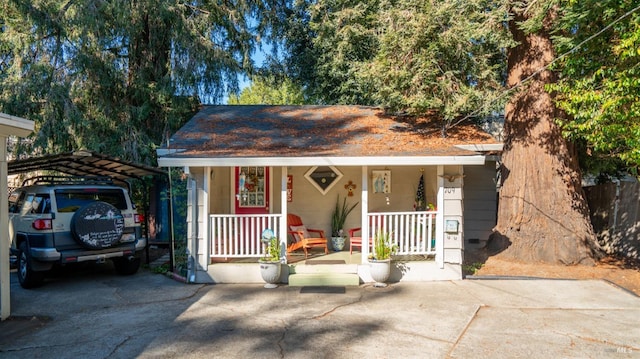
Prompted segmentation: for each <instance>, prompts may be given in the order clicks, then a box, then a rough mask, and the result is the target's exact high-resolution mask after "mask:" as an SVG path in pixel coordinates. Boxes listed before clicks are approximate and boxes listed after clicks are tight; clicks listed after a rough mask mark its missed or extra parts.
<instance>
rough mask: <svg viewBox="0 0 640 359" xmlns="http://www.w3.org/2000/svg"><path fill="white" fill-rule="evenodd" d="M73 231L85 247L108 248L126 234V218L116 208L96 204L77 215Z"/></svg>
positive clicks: (99, 203)
mask: <svg viewBox="0 0 640 359" xmlns="http://www.w3.org/2000/svg"><path fill="white" fill-rule="evenodd" d="M72 230H73V231H74V232H75V235H76V236H77V239H78V241H80V242H81V243H82V244H84V245H85V246H87V247H90V248H94V249H98V248H106V247H110V246H112V245H114V244H115V243H117V242H118V241H119V240H120V237H121V236H122V233H123V232H124V217H123V216H122V213H120V211H119V210H118V209H117V208H115V207H114V206H112V205H110V204H108V203H105V202H94V203H91V204H89V205H87V206H85V207H83V208H81V209H80V210H78V211H77V212H76V213H75V215H74V219H73V229H72Z"/></svg>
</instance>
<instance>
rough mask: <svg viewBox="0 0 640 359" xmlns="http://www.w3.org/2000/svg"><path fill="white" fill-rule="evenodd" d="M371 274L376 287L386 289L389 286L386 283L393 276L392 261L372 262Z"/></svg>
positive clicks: (370, 266) (370, 263)
mask: <svg viewBox="0 0 640 359" xmlns="http://www.w3.org/2000/svg"><path fill="white" fill-rule="evenodd" d="M369 273H371V278H373V280H374V281H375V283H374V284H373V286H374V287H386V286H387V284H386V283H385V282H386V281H387V280H388V279H389V276H390V275H391V259H384V260H370V261H369Z"/></svg>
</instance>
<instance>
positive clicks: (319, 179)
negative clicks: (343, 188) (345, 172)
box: [304, 166, 342, 195]
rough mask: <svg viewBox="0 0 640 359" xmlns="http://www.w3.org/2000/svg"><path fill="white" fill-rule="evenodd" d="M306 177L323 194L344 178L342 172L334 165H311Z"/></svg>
mask: <svg viewBox="0 0 640 359" xmlns="http://www.w3.org/2000/svg"><path fill="white" fill-rule="evenodd" d="M304 177H305V178H306V179H307V180H308V181H309V182H310V183H311V184H312V185H313V186H314V187H315V188H316V189H317V190H318V191H320V193H322V194H323V195H324V194H326V193H327V192H329V190H330V189H331V187H333V186H335V184H336V183H338V182H339V181H340V179H341V178H342V172H340V171H338V169H337V168H335V167H333V166H314V167H311V168H310V169H309V170H308V171H307V173H305V175H304Z"/></svg>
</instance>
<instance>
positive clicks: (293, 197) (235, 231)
mask: <svg viewBox="0 0 640 359" xmlns="http://www.w3.org/2000/svg"><path fill="white" fill-rule="evenodd" d="M467 160H469V158H467ZM474 160H475V161H478V159H477V158H475V159H474ZM458 161H459V160H458ZM314 167H317V166H281V167H268V168H266V167H265V169H264V170H265V172H269V173H270V175H271V177H270V178H269V180H268V183H267V184H265V185H264V187H265V191H268V192H270V193H271V194H272V196H268V198H271V200H270V201H269V203H266V202H265V203H264V204H265V206H266V208H268V212H269V213H264V214H242V213H229V212H238V211H239V210H238V208H240V207H238V203H239V202H242V200H243V199H242V196H243V195H244V194H243V193H242V191H238V190H237V188H238V185H237V183H238V182H239V181H240V178H239V177H240V176H239V175H238V174H239V173H242V171H241V169H242V168H244V167H242V166H241V167H240V169H239V168H238V167H235V166H234V167H205V168H189V176H190V179H191V180H190V181H189V196H188V197H189V203H190V204H191V205H190V207H189V215H188V222H189V223H190V225H189V226H188V228H189V233H190V234H189V235H190V237H191V240H190V241H189V243H190V248H189V250H190V252H191V253H197V256H193V260H194V263H193V264H194V266H192V268H193V270H191V271H190V272H189V273H188V278H189V280H190V281H193V282H205V283H252V282H256V283H260V282H262V279H261V277H260V274H259V271H258V266H257V264H256V263H257V262H258V259H259V258H260V257H262V256H263V255H264V246H263V243H262V241H261V239H262V238H261V236H262V232H263V231H264V230H265V229H267V228H268V229H271V230H272V231H273V232H274V234H275V235H276V237H278V238H279V239H280V243H281V256H282V257H283V258H285V259H284V261H283V262H284V263H283V271H282V277H281V282H283V283H288V282H289V276H290V275H291V274H294V273H295V274H298V273H301V272H305V271H307V270H312V271H313V270H316V269H318V268H323V270H327V268H326V267H324V266H325V265H331V266H334V267H333V268H331V270H333V269H335V270H339V271H340V270H342V271H344V270H345V267H348V268H346V270H347V271H348V272H350V273H357V275H358V277H359V278H360V281H359V282H360V283H367V282H370V281H372V280H371V278H370V276H369V273H368V268H369V267H368V256H369V252H370V243H371V242H372V241H373V237H374V236H375V234H376V233H378V232H380V231H382V232H385V233H389V234H390V235H391V239H392V242H393V243H394V244H395V245H396V246H397V252H396V254H395V256H394V258H393V259H394V263H395V264H394V266H393V267H394V268H395V269H393V271H392V277H391V279H390V280H391V281H400V280H411V281H423V280H448V279H460V278H461V277H462V270H461V264H462V250H463V248H462V242H463V240H462V238H463V236H462V233H463V231H462V184H463V181H462V178H463V169H464V167H463V166H462V165H459V164H456V165H430V166H424V167H423V166H416V165H405V166H383V167H381V166H375V167H369V166H360V167H358V166H353V165H351V166H331V167H332V168H333V169H335V170H336V172H340V174H341V178H340V179H339V180H337V182H336V184H335V186H332V187H331V188H328V189H327V190H326V191H325V192H324V193H322V192H321V191H319V190H318V189H317V188H315V186H314V185H313V184H312V183H311V182H310V181H307V180H305V176H304V174H305V173H309V172H310V171H311V170H312V169H313V168H314ZM380 172H382V173H385V174H388V175H390V176H391V178H390V179H389V180H390V181H391V180H392V181H393V187H392V188H391V189H387V190H386V191H379V189H375V188H374V186H375V180H376V177H375V175H374V174H379V173H380ZM354 175H357V176H358V181H357V182H355V181H353V179H354V177H353V176H354ZM418 180H419V181H421V182H422V183H423V188H421V189H420V191H422V192H423V193H422V194H423V195H424V201H425V204H426V203H428V204H430V207H431V209H430V210H414V208H413V207H414V206H415V204H416V203H415V202H416V195H417V192H418V187H419V183H420V182H419V181H418ZM244 181H247V179H244ZM292 182H293V183H294V185H292ZM220 187H224V188H226V190H222V191H221V190H220ZM270 187H271V188H272V189H271V190H269V189H268V188H270ZM345 187H346V188H345ZM349 193H351V196H349ZM345 198H346V200H347V203H348V204H350V205H355V210H354V211H353V212H352V213H351V214H350V215H349V217H348V220H347V223H346V224H345V228H344V233H345V235H346V237H347V238H346V240H345V246H344V248H343V249H342V250H341V251H335V249H334V248H332V245H331V231H332V228H331V214H332V211H333V209H334V208H335V205H336V201H337V200H340V201H342V200H344V199H345ZM425 207H426V206H425ZM225 209H226V210H225ZM419 209H420V208H419ZM216 212H224V213H216ZM274 212H275V213H274ZM289 213H296V214H298V215H299V216H300V217H301V218H302V220H303V222H304V223H305V224H306V225H307V227H308V228H310V229H311V228H314V229H315V228H319V229H320V230H323V231H324V234H325V237H326V238H327V240H328V242H329V244H328V245H329V254H328V255H327V254H325V253H324V250H322V249H321V248H312V249H311V252H310V254H309V257H308V258H306V257H305V253H304V252H303V251H302V250H296V251H287V247H289V246H290V244H291V242H292V240H294V239H293V238H292V236H291V228H290V224H288V223H287V214H289ZM445 218H446V220H445ZM194 219H195V220H194ZM204 219H206V220H204ZM445 222H448V223H449V224H450V227H451V228H448V229H447V228H445ZM356 227H357V228H360V231H359V232H358V236H360V237H361V238H362V246H361V247H357V248H354V249H353V252H352V253H351V251H350V245H349V237H348V230H349V229H351V228H356ZM196 238H197V239H196ZM318 261H321V263H320V262H318ZM318 264H321V265H323V266H322V267H320V266H318ZM306 266H310V268H306ZM331 270H329V272H330V271H331Z"/></svg>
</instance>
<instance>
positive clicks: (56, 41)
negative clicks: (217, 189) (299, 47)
mask: <svg viewBox="0 0 640 359" xmlns="http://www.w3.org/2000/svg"><path fill="white" fill-rule="evenodd" d="M274 4H276V2H275V1H273V2H272V1H260V2H256V1H252V0H239V1H233V2H209V1H199V0H197V1H190V2H175V1H171V0H139V1H133V2H132V1H124V0H114V1H87V0H80V1H62V0H47V1H18V0H8V1H5V2H3V4H2V5H0V25H1V26H0V111H2V112H6V113H9V114H12V115H16V116H21V117H25V118H28V119H31V120H34V121H35V122H36V132H35V134H34V136H33V141H31V142H28V143H25V144H24V145H23V146H19V148H18V150H20V151H23V152H26V153H29V154H36V153H57V152H67V151H72V150H77V149H88V150H92V151H97V152H102V153H106V154H110V155H113V156H117V157H120V158H123V159H126V160H132V161H136V162H142V163H145V164H151V165H153V164H154V163H155V148H156V147H157V146H158V145H159V144H160V143H163V142H164V141H166V140H167V136H168V135H170V134H171V133H173V132H175V131H176V130H177V129H178V128H179V127H180V126H181V125H182V124H183V123H184V121H186V120H188V119H189V118H190V117H191V116H192V114H193V113H194V111H196V110H197V106H198V105H199V104H200V102H209V103H215V102H216V101H220V100H221V99H222V98H223V95H224V94H225V93H226V92H227V91H228V90H234V89H237V87H238V79H237V75H238V73H240V72H243V71H249V70H250V69H251V67H252V64H251V61H250V55H251V52H252V51H253V49H254V48H255V47H256V46H258V41H259V39H260V37H259V36H257V33H259V32H264V33H265V34H268V28H267V26H266V25H267V23H268V21H271V20H277V19H278V18H279V17H281V16H282V13H281V12H280V9H279V8H278V7H275V5H274Z"/></svg>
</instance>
